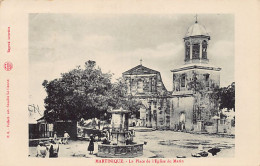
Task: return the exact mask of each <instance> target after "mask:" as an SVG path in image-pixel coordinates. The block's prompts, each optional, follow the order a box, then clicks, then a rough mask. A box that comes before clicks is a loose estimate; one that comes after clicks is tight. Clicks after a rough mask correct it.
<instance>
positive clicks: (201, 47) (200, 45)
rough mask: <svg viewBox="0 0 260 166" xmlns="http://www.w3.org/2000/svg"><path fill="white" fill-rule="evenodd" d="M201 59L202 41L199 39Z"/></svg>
mask: <svg viewBox="0 0 260 166" xmlns="http://www.w3.org/2000/svg"><path fill="white" fill-rule="evenodd" d="M201 59H202V41H200V61H201Z"/></svg>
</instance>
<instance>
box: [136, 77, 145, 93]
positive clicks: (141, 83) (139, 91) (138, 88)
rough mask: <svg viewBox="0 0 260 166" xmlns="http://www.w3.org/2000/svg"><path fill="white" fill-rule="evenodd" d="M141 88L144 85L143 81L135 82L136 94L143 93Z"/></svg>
mask: <svg viewBox="0 0 260 166" xmlns="http://www.w3.org/2000/svg"><path fill="white" fill-rule="evenodd" d="M143 86H144V83H143V80H138V82H137V92H138V93H143V89H144V88H143Z"/></svg>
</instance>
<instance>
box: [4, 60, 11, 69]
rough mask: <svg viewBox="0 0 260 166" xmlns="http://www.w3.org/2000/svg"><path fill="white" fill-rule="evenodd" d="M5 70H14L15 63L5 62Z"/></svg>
mask: <svg viewBox="0 0 260 166" xmlns="http://www.w3.org/2000/svg"><path fill="white" fill-rule="evenodd" d="M4 68H5V70H6V71H10V70H12V68H13V63H12V62H9V61H7V62H5V63H4Z"/></svg>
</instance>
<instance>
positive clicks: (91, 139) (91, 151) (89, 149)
mask: <svg viewBox="0 0 260 166" xmlns="http://www.w3.org/2000/svg"><path fill="white" fill-rule="evenodd" d="M94 141H95V140H94V136H93V134H91V135H90V142H89V145H88V151H89V154H93V151H94Z"/></svg>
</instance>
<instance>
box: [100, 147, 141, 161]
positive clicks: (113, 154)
mask: <svg viewBox="0 0 260 166" xmlns="http://www.w3.org/2000/svg"><path fill="white" fill-rule="evenodd" d="M142 155H143V144H134V145H120V146H117V145H106V144H101V145H98V154H97V156H99V157H107V158H133V157H138V156H142Z"/></svg>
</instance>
